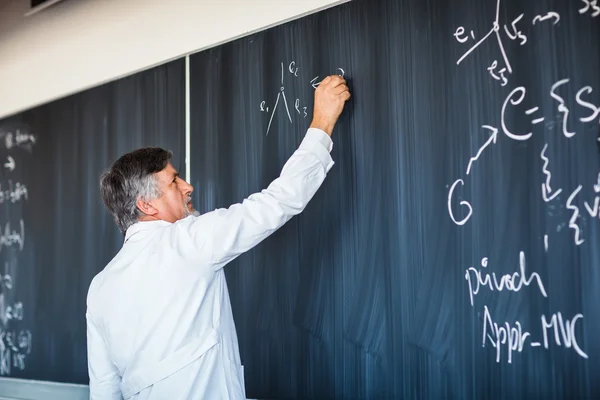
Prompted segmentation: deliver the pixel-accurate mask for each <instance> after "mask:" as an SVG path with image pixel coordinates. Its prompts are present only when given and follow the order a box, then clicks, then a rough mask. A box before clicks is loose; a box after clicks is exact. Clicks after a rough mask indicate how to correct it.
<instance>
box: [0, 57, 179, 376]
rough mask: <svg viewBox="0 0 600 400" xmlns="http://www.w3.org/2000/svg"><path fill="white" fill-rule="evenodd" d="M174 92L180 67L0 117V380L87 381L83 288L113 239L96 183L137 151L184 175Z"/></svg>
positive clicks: (118, 239) (110, 251) (116, 240)
mask: <svg viewBox="0 0 600 400" xmlns="http://www.w3.org/2000/svg"><path fill="white" fill-rule="evenodd" d="M184 88H185V66H184V62H183V60H179V61H175V62H172V63H169V64H166V65H163V66H160V67H157V68H154V69H152V70H148V71H145V72H141V73H138V74H136V75H133V76H130V77H127V78H123V79H120V80H118V81H116V82H112V83H109V84H106V85H103V86H100V87H97V88H94V89H91V90H87V91H85V92H82V93H79V94H75V95H72V96H69V97H66V98H64V99H61V100H57V101H54V102H52V103H49V104H46V105H43V106H40V107H37V108H34V109H32V110H29V111H26V112H23V113H22V114H19V115H15V116H13V117H10V118H7V119H5V120H3V121H0V160H2V165H4V164H5V163H7V164H8V163H9V162H10V160H12V161H14V166H15V167H14V170H11V169H10V168H6V167H4V168H2V170H1V171H0V185H1V188H0V226H1V233H0V235H2V236H1V238H0V273H1V274H2V279H0V349H1V351H0V375H1V376H11V377H18V378H28V379H40V380H49V381H57V382H71V383H82V384H87V383H88V382H89V380H88V374H87V354H86V353H87V348H86V324H85V308H86V296H87V290H88V287H89V284H90V282H91V280H92V278H93V277H94V275H95V274H97V273H98V272H99V271H100V270H101V269H102V268H104V266H105V265H106V263H107V262H108V261H110V259H111V258H112V257H113V256H114V255H115V254H116V252H117V251H118V250H119V248H120V247H121V244H122V236H121V234H120V233H119V231H118V229H117V227H116V225H115V224H114V223H113V221H112V217H111V216H110V215H109V214H108V212H107V211H106V210H105V208H104V205H103V204H102V202H101V199H100V194H99V186H98V182H99V177H100V174H101V173H102V171H103V170H104V169H106V168H107V167H108V166H110V164H111V163H112V162H113V161H114V160H115V159H116V158H117V157H118V156H120V155H121V154H122V153H125V152H127V151H130V150H133V149H135V148H138V147H142V146H147V145H153V146H155V145H156V146H164V147H166V148H169V149H171V150H173V151H174V153H175V157H174V161H173V162H174V165H176V167H178V168H180V169H182V170H184V164H183V162H184V146H185V127H184V123H185V115H184V112H185V107H184V103H185V90H184ZM19 138H20V139H19ZM18 187H20V189H18ZM11 196H12V197H11ZM21 221H23V225H21ZM13 231H14V234H13ZM21 239H23V240H21ZM21 242H22V244H23V247H22V248H21V246H20V244H21ZM7 276H9V277H10V278H9V279H8V278H7ZM7 279H8V280H7ZM7 283H8V285H7ZM9 286H10V287H9Z"/></svg>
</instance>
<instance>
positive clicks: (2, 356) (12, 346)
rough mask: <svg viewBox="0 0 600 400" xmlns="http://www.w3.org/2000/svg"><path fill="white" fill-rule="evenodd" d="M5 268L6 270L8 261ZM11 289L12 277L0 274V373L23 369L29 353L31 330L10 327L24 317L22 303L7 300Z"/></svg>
mask: <svg viewBox="0 0 600 400" xmlns="http://www.w3.org/2000/svg"><path fill="white" fill-rule="evenodd" d="M5 269H7V270H8V263H6V264H5ZM11 289H13V279H12V277H11V276H10V274H8V273H4V274H0V375H9V374H10V373H11V370H14V369H18V370H24V369H25V361H26V358H27V355H28V354H30V353H31V342H32V341H31V339H32V335H31V332H30V331H29V330H26V329H21V330H16V329H11V325H12V323H13V322H20V321H22V320H23V318H24V310H23V303H22V302H15V303H12V304H11V303H9V301H8V298H9V297H10V296H9V295H8V294H9V292H10V291H11Z"/></svg>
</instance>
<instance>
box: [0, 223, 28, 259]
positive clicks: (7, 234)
mask: <svg viewBox="0 0 600 400" xmlns="http://www.w3.org/2000/svg"><path fill="white" fill-rule="evenodd" d="M19 227H20V231H16V230H14V229H12V230H11V227H10V222H7V223H6V225H4V230H3V231H2V232H0V252H1V251H2V248H3V247H11V246H14V245H18V246H19V250H23V246H24V245H25V223H24V222H23V220H22V219H21V220H20V221H19Z"/></svg>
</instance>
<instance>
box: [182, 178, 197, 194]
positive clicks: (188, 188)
mask: <svg viewBox="0 0 600 400" xmlns="http://www.w3.org/2000/svg"><path fill="white" fill-rule="evenodd" d="M182 181H183V185H182V186H181V191H182V192H183V193H185V194H191V193H192V192H193V191H194V187H193V186H192V185H190V184H189V183H187V182H186V181H185V180H183V179H182Z"/></svg>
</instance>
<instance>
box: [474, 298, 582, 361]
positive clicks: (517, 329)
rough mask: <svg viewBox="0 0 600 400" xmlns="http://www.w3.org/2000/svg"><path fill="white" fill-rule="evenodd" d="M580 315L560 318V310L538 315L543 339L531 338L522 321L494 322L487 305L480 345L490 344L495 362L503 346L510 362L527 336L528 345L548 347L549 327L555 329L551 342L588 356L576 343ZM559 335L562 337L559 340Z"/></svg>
mask: <svg viewBox="0 0 600 400" xmlns="http://www.w3.org/2000/svg"><path fill="white" fill-rule="evenodd" d="M582 318H583V315H582V314H577V315H575V316H574V317H573V318H572V319H571V320H568V319H563V317H562V314H561V313H560V312H558V313H554V314H552V316H551V317H550V318H549V320H550V322H548V318H547V317H546V316H545V315H542V316H541V318H540V328H541V331H542V337H543V343H540V342H534V341H533V338H532V334H531V333H530V332H528V331H524V330H523V328H522V326H521V323H520V322H519V321H515V322H514V323H513V324H512V325H511V324H509V323H508V322H505V323H503V324H500V325H499V324H498V323H496V322H494V320H493V318H492V315H491V313H490V311H489V309H488V307H487V306H484V322H483V343H482V345H483V347H485V346H486V344H489V345H491V346H492V347H494V348H495V349H496V362H497V363H500V361H501V360H502V351H503V347H505V348H506V358H507V362H508V363H509V364H511V363H512V360H513V352H518V353H521V352H522V351H523V350H524V349H525V348H527V344H528V342H527V340H528V339H529V347H530V348H531V347H542V348H544V349H549V348H550V342H549V340H548V330H550V333H554V344H555V345H556V346H564V347H566V348H567V349H570V348H572V349H573V350H574V351H575V352H576V353H577V354H578V355H580V356H581V357H583V358H586V359H587V358H588V355H587V354H586V353H585V352H584V351H583V350H582V349H581V347H580V346H579V344H578V343H577V335H576V328H577V326H578V325H577V322H578V321H579V320H580V319H582ZM561 339H562V340H561Z"/></svg>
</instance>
